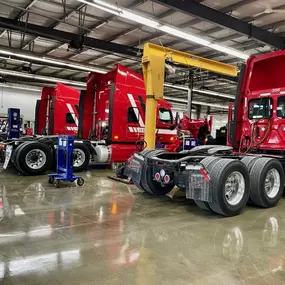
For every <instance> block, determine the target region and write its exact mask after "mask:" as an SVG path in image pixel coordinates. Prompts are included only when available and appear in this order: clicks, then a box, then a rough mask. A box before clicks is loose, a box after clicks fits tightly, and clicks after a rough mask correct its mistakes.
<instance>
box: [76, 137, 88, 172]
mask: <svg viewBox="0 0 285 285" xmlns="http://www.w3.org/2000/svg"><path fill="white" fill-rule="evenodd" d="M75 149H81V150H82V151H83V152H84V154H85V161H84V163H83V164H82V165H81V166H79V167H74V166H73V171H75V172H81V171H82V170H84V169H85V168H86V167H87V166H88V164H89V162H90V151H89V149H88V147H87V145H85V144H84V143H78V142H75V143H74V150H75Z"/></svg>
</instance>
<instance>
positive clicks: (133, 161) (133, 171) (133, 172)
mask: <svg viewBox="0 0 285 285" xmlns="http://www.w3.org/2000/svg"><path fill="white" fill-rule="evenodd" d="M143 166H144V157H143V156H141V155H139V154H138V153H135V154H134V155H133V156H132V157H130V158H129V160H128V161H127V163H126V166H125V169H124V175H125V176H127V177H129V178H131V179H132V181H136V182H137V183H138V184H139V183H140V181H141V175H142V168H143Z"/></svg>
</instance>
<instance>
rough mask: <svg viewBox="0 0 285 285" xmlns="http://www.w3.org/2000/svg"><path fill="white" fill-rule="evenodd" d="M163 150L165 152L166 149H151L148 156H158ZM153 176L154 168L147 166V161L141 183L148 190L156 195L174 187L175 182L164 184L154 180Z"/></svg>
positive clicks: (163, 193) (165, 192)
mask: <svg viewBox="0 0 285 285" xmlns="http://www.w3.org/2000/svg"><path fill="white" fill-rule="evenodd" d="M163 152H165V150H160V149H157V150H153V151H150V152H148V153H147V154H146V158H148V157H153V156H156V155H158V154H161V153H163ZM152 177H153V176H152V168H151V167H149V166H147V164H146V163H145V164H144V166H143V169H142V175H141V183H140V185H141V187H142V188H143V189H144V190H145V191H146V192H148V193H150V194H153V195H156V196H161V195H165V194H167V193H169V192H170V191H171V190H172V189H173V188H174V184H173V183H170V184H167V185H166V186H162V185H161V183H159V182H156V181H154V180H153V178H152Z"/></svg>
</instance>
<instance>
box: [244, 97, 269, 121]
mask: <svg viewBox="0 0 285 285" xmlns="http://www.w3.org/2000/svg"><path fill="white" fill-rule="evenodd" d="M271 115H272V99H270V98H260V99H253V100H250V101H249V102H248V118H249V119H262V118H270V117H271Z"/></svg>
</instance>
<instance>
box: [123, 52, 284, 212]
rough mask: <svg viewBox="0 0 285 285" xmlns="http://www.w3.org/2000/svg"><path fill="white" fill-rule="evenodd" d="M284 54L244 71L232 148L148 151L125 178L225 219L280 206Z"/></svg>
mask: <svg viewBox="0 0 285 285" xmlns="http://www.w3.org/2000/svg"><path fill="white" fill-rule="evenodd" d="M284 64H285V51H278V52H273V53H269V54H265V55H261V56H257V57H251V58H250V59H248V61H247V63H246V64H245V65H243V66H242V68H241V71H240V76H239V82H238V88H237V93H236V98H235V103H234V106H230V112H229V122H228V146H213V145H205V146H199V147H196V148H193V149H192V150H190V151H188V152H182V153H169V152H166V151H163V150H154V151H152V150H145V151H143V152H141V153H135V154H134V155H133V156H132V157H131V158H130V159H129V161H128V166H127V167H126V175H128V176H129V177H131V178H132V180H133V181H134V183H135V184H136V185H137V186H138V187H139V188H140V189H142V190H144V191H146V192H149V193H151V194H154V195H164V194H166V193H168V192H169V191H171V190H172V188H173V187H174V186H175V185H177V186H179V187H180V188H182V189H184V190H185V192H186V197H187V198H188V199H193V200H194V201H195V203H196V204H197V205H198V206H199V207H200V208H202V209H204V210H207V211H213V212H215V213H218V214H220V215H224V216H234V215H238V214H239V213H241V211H242V210H243V208H244V207H245V205H246V204H247V203H248V202H250V203H251V204H253V205H256V206H259V207H263V208H268V207H273V206H275V205H276V204H277V203H278V201H279V200H280V198H281V197H282V194H283V190H284V168H285V157H284V153H285V111H284V110H285V81H284Z"/></svg>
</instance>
